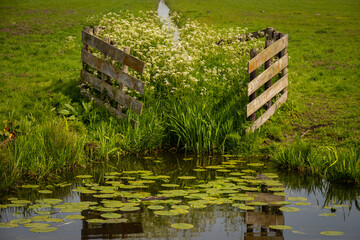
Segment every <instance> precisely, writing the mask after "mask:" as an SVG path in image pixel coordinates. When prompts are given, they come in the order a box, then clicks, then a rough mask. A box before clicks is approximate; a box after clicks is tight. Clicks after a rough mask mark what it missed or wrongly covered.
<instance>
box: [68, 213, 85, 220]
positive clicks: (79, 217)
mask: <svg viewBox="0 0 360 240" xmlns="http://www.w3.org/2000/svg"><path fill="white" fill-rule="evenodd" d="M66 218H68V219H84V218H85V217H84V216H82V215H77V214H74V215H67V216H66Z"/></svg>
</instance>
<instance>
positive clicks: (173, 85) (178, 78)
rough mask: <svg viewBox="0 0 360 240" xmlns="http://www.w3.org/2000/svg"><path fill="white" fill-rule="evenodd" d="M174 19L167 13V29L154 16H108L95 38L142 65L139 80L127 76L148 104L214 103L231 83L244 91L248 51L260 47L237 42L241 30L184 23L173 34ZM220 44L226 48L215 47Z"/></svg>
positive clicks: (252, 43) (174, 14) (175, 17)
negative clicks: (126, 50) (167, 101)
mask: <svg viewBox="0 0 360 240" xmlns="http://www.w3.org/2000/svg"><path fill="white" fill-rule="evenodd" d="M179 18H181V16H180V15H179V14H177V13H172V15H171V17H170V21H171V22H170V23H169V24H166V23H164V19H161V20H160V19H159V18H158V16H157V13H156V12H155V11H148V12H139V13H138V15H136V16H135V15H134V14H132V13H130V12H129V11H122V12H120V13H108V14H106V15H105V16H104V17H103V18H102V20H101V21H100V23H99V26H100V29H101V30H100V32H99V36H100V37H102V38H103V37H108V38H109V39H111V40H112V41H115V42H116V46H117V47H118V48H120V49H123V48H124V47H130V49H131V54H132V55H134V56H136V57H138V58H139V59H141V60H142V61H144V62H145V63H146V66H145V72H144V73H143V74H142V75H139V74H137V73H135V72H131V74H132V75H135V76H136V77H138V78H139V79H141V80H143V81H144V82H145V84H146V88H145V97H146V98H147V99H148V100H149V99H154V98H155V99H168V98H173V97H175V98H176V99H179V100H180V99H183V100H188V99H193V98H194V97H197V98H199V97H200V98H204V97H205V98H207V99H209V98H214V99H212V100H211V101H213V102H216V101H217V100H216V99H218V100H220V99H221V98H222V97H224V96H228V92H229V90H230V89H231V88H233V87H234V84H235V83H236V87H237V88H238V87H239V86H240V88H241V87H244V86H246V82H247V77H246V66H247V61H248V59H249V51H250V49H251V48H258V47H259V46H260V45H259V41H255V40H254V41H247V42H242V41H241V40H239V36H241V35H243V34H245V32H246V30H247V29H246V28H239V27H238V28H227V29H216V28H213V27H210V26H207V25H205V24H200V23H198V22H196V21H189V20H188V21H187V22H186V23H185V24H184V26H183V27H181V28H177V27H176V26H175V25H174V24H172V23H173V22H178V20H179ZM165 21H166V20H165ZM174 35H176V36H178V37H175V38H174ZM221 39H227V40H231V44H228V43H226V42H225V43H222V44H219V40H221ZM242 90H243V89H236V92H238V93H239V92H240V91H242ZM139 97H140V96H139Z"/></svg>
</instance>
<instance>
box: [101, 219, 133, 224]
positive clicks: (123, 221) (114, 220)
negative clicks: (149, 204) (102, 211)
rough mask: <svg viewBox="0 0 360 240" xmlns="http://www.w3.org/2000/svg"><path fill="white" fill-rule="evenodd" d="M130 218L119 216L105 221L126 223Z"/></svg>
mask: <svg viewBox="0 0 360 240" xmlns="http://www.w3.org/2000/svg"><path fill="white" fill-rule="evenodd" d="M126 222H128V219H126V218H117V219H106V220H105V223H126Z"/></svg>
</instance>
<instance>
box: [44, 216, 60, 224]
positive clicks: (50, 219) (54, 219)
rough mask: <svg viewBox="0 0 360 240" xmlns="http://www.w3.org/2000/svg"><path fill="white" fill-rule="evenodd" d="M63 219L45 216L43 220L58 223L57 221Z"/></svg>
mask: <svg viewBox="0 0 360 240" xmlns="http://www.w3.org/2000/svg"><path fill="white" fill-rule="evenodd" d="M63 221H64V219H62V218H50V217H49V218H47V219H45V222H49V223H59V222H63Z"/></svg>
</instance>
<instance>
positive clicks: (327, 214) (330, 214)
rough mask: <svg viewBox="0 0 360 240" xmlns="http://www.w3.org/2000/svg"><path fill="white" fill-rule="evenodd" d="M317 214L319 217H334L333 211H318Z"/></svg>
mask: <svg viewBox="0 0 360 240" xmlns="http://www.w3.org/2000/svg"><path fill="white" fill-rule="evenodd" d="M319 216H321V217H335V216H336V214H335V213H320V214H319Z"/></svg>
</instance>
